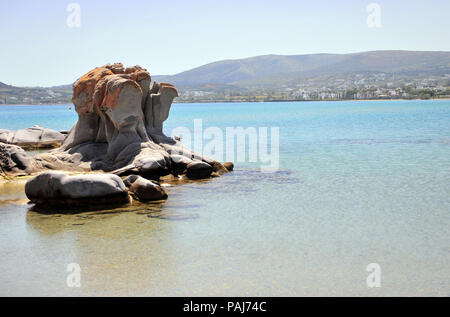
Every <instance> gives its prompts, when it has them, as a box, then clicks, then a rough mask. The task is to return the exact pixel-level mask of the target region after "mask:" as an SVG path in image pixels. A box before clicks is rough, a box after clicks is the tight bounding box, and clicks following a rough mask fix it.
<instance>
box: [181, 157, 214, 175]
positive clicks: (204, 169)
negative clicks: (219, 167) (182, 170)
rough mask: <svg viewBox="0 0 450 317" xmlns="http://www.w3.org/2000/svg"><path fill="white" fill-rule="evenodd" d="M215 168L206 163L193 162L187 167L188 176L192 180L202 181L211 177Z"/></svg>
mask: <svg viewBox="0 0 450 317" xmlns="http://www.w3.org/2000/svg"><path fill="white" fill-rule="evenodd" d="M212 172H213V168H212V166H211V165H209V164H208V163H206V162H203V161H199V160H193V161H192V162H191V163H189V164H188V165H187V167H186V176H187V177H189V178H190V179H202V178H208V177H210V176H211V173H212Z"/></svg>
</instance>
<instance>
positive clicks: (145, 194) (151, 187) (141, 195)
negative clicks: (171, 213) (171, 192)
mask: <svg viewBox="0 0 450 317" xmlns="http://www.w3.org/2000/svg"><path fill="white" fill-rule="evenodd" d="M124 183H125V185H126V186H127V187H129V191H130V192H131V195H132V196H133V197H134V198H136V199H137V200H139V201H154V200H163V199H167V192H166V190H165V189H164V188H163V187H162V186H161V185H160V184H159V183H158V182H156V181H150V180H148V179H145V178H143V177H141V176H138V175H130V176H128V177H127V178H125V179H124Z"/></svg>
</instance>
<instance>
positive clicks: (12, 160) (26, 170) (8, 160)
mask: <svg viewBox="0 0 450 317" xmlns="http://www.w3.org/2000/svg"><path fill="white" fill-rule="evenodd" d="M33 163H34V162H33V160H31V158H30V157H29V156H28V155H27V153H26V152H25V151H24V150H23V149H22V148H21V147H19V146H17V145H11V144H5V143H0V174H1V175H3V176H6V175H12V174H15V175H21V174H25V175H26V174H30V173H32V172H33V171H35V166H34V164H33Z"/></svg>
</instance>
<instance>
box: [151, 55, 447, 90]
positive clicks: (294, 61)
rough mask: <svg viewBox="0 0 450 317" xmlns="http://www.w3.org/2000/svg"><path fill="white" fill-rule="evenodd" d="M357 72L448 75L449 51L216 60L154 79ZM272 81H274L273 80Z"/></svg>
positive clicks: (286, 80) (260, 82)
mask: <svg viewBox="0 0 450 317" xmlns="http://www.w3.org/2000/svg"><path fill="white" fill-rule="evenodd" d="M356 72H366V73H367V72H372V73H380V72H384V73H390V74H391V73H397V74H398V75H414V74H420V75H421V76H422V75H425V74H429V75H441V74H450V52H414V51H373V52H364V53H354V54H311V55H292V56H283V55H266V56H257V57H251V58H246V59H238V60H225V61H219V62H215V63H211V64H207V65H204V66H200V67H197V68H194V69H192V70H188V71H185V72H182V73H179V74H176V75H173V76H155V79H157V80H160V81H168V82H171V83H173V84H175V85H177V86H179V87H195V86H202V85H206V84H222V85H223V84H228V85H233V86H243V87H248V86H261V87H265V86H281V85H286V84H292V83H293V82H295V81H299V80H303V79H305V78H311V77H316V76H320V75H324V74H327V75H335V74H349V73H356ZM274 79H275V80H274Z"/></svg>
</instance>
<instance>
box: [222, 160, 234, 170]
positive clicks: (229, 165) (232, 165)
mask: <svg viewBox="0 0 450 317" xmlns="http://www.w3.org/2000/svg"><path fill="white" fill-rule="evenodd" d="M223 166H224V167H225V168H226V169H227V170H228V171H229V172H231V171H232V170H233V169H234V164H233V163H232V162H225V163H223Z"/></svg>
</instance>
